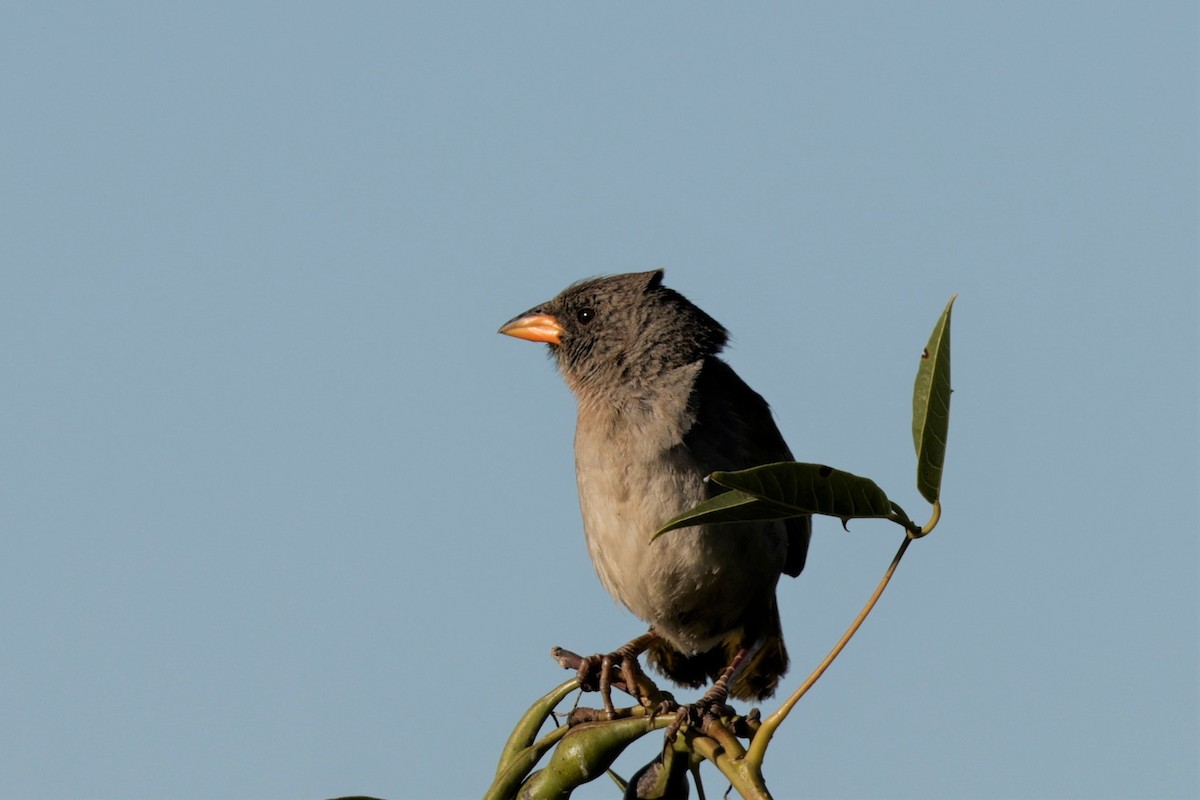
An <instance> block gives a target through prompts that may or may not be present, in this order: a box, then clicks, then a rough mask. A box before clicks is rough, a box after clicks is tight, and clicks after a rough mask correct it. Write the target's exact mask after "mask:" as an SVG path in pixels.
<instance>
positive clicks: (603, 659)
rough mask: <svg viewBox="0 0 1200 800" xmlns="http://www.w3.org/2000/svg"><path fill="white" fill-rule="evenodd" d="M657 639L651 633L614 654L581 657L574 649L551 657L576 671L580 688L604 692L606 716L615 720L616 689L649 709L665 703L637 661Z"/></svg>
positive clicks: (554, 652) (559, 650) (556, 651)
mask: <svg viewBox="0 0 1200 800" xmlns="http://www.w3.org/2000/svg"><path fill="white" fill-rule="evenodd" d="M653 640H654V634H653V633H647V634H644V635H642V636H639V637H638V638H636V639H634V640H633V641H632V642H630V643H629V644H627V645H625V646H624V647H621V648H620V649H618V650H615V651H613V652H611V653H605V654H598V655H592V656H579V655H576V654H575V653H572V652H571V651H570V650H564V649H563V648H561V647H555V648H552V649H551V651H550V655H551V656H552V657H553V658H554V660H555V661H557V662H558V663H559V665H560V666H562V667H563V668H564V669H574V670H575V671H576V674H577V675H578V678H579V688H580V689H582V690H583V691H585V692H599V693H600V699H601V702H603V703H604V713H605V715H607V716H608V717H609V718H610V719H611V718H613V717H615V716H616V713H617V712H616V708H615V707H614V706H613V702H612V688H613V687H614V686H615V687H616V688H618V689H620V690H621V691H623V692H625V693H626V694H628V695H630V696H631V697H633V698H634V699H636V700H637V701H638V703H639V704H641V705H643V706H645V707H647V708H650V707H652V706H654V705H656V704H657V703H658V702H661V700H660V697H659V696H660V695H661V693H660V692H658V691H657V689H656V687H654V684H653V683H651V682H650V680H649V679H648V678H647V677H646V674H645V673H644V672H642V668H641V666H640V665H639V664H638V660H637V657H638V655H639V654H640V653H641V652H642V651H643V650H645V649H646V647H647V646H648V645H649V644H650V642H652V641H653Z"/></svg>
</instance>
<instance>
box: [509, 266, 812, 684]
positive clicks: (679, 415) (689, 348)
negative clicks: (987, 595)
mask: <svg viewBox="0 0 1200 800" xmlns="http://www.w3.org/2000/svg"><path fill="white" fill-rule="evenodd" d="M663 277H664V271H663V270H661V269H658V270H652V271H648V272H635V273H626V274H620V275H609V276H603V277H598V278H591V279H588V280H584V281H580V282H577V283H574V284H572V285H570V286H568V287H567V288H566V289H564V290H563V291H562V292H561V293H559V294H558V295H557V296H556V297H554V298H553V299H552V300H549V301H547V302H544V303H541V304H540V305H537V306H535V307H533V308H531V309H529V310H528V311H525V312H523V313H522V314H519V315H517V316H516V317H514V318H513V319H511V320H510V321H509V322H507V323H505V324H504V325H503V326H502V327H501V328H500V330H499V332H500V333H503V334H507V335H508V336H513V337H516V338H518V339H525V340H529V341H533V342H542V343H545V344H546V345H547V346H548V348H549V352H550V355H551V356H552V358H553V360H554V361H555V362H556V365H557V367H558V370H559V372H560V373H561V374H562V377H563V379H564V381H565V382H566V384H567V386H568V387H569V388H570V390H571V392H572V393H573V394H574V396H575V399H576V404H577V419H576V427H575V440H574V450H575V475H576V482H577V484H578V490H579V505H580V511H581V515H582V520H583V531H584V537H585V539H586V541H587V548H588V553H589V555H590V557H591V560H592V563H593V565H594V566H595V569H596V573H597V575H598V576H599V578H600V582H601V583H602V584H603V586H604V588H605V589H607V590H608V592H609V593H610V594H611V595H612V596H613V597H614V598H615V599H616V600H617V601H619V602H620V603H621V604H623V605H624V606H625V607H626V608H627V609H628V610H629V611H631V612H632V613H633V614H634V615H635V616H637V617H638V618H640V619H641V620H643V621H644V622H646V623H647V624H648V625H649V626H650V627H649V631H648V634H645V635H643V636H642V637H639V638H638V639H635V640H634V642H631V643H630V645H629V646H627V647H631V650H627V651H626V654H632V655H635V656H636V655H637V654H638V652H639V651H641V650H644V651H645V652H646V654H647V657H648V660H649V662H650V664H651V665H652V666H654V667H655V668H656V669H657V670H658V671H659V672H660V673H662V674H663V675H665V676H666V677H667V678H668V679H670V680H671V681H673V682H674V683H676V684H678V685H680V686H685V687H692V688H698V687H703V686H706V685H709V683H710V682H713V684H712V685H713V687H714V688H713V690H710V693H711V692H713V691H715V690H718V689H719V691H718V692H717V693H718V694H719V695H720V697H719V700H718V702H724V700H725V699H726V698H727V697H729V696H731V697H733V698H737V699H741V700H763V699H766V698H768V697H770V696H771V695H772V694H773V693H774V691H775V689H776V687H777V685H778V683H779V680H780V678H781V677H782V675H783V674H784V673H785V672H786V670H787V666H788V655H787V648H786V647H785V646H784V641H783V630H782V626H781V622H780V617H779V606H778V602H777V598H776V589H777V584H778V582H779V578H780V576H781V575H789V576H792V577H795V576H798V575H799V574H800V572H801V570H802V569H803V568H804V563H805V560H806V558H807V553H808V546H809V540H810V538H811V519H810V518H809V517H792V518H788V519H783V520H769V521H756V522H737V523H721V524H707V525H701V526H697V527H693V528H687V529H682V530H677V531H672V532H670V533H667V534H665V535H662V536H659V537H658V538H655V539H652V537H653V534H654V533H655V531H656V530H658V529H659V527H661V526H662V524H663V523H664V522H666V521H667V520H668V519H670V518H671V517H673V516H675V515H677V514H679V513H680V512H683V511H685V510H687V509H689V508H691V507H692V506H694V505H695V504H697V503H699V502H701V501H703V500H705V499H707V498H710V497H712V496H714V495H716V494H718V493H720V492H721V491H724V490H723V489H722V488H721V487H719V486H717V485H715V484H714V483H713V482H711V481H708V480H706V477H707V476H708V475H709V474H710V473H712V472H714V471H717V470H723V471H727V470H738V469H746V468H749V467H754V466H758V465H761V464H767V463H774V462H781V461H792V460H793V459H792V453H791V451H790V450H789V449H788V446H787V444H786V443H785V441H784V439H783V436H782V435H781V434H780V432H779V429H778V427H777V426H776V424H775V421H774V419H773V417H772V414H771V410H770V407H769V406H768V405H767V402H766V401H765V400H764V399H763V398H762V396H761V395H759V394H758V393H757V392H755V391H754V390H753V389H751V388H750V387H749V386H748V385H747V384H746V383H745V381H743V380H742V379H741V378H740V377H739V376H738V375H737V373H736V372H734V371H733V369H732V368H731V367H730V366H729V365H728V364H727V363H726V362H725V361H724V360H722V359H721V358H720V357H719V356H718V354H719V353H720V352H721V351H722V349H723V348H724V347H725V345H726V343H727V341H728V338H729V335H728V332H727V331H726V329H725V328H724V327H723V326H722V325H721V324H720V323H718V322H717V321H716V320H715V319H713V318H712V317H711V316H709V315H708V314H707V313H705V312H704V311H702V310H701V309H700V308H698V307H697V306H696V305H695V304H693V303H692V302H690V301H689V300H688V299H687V298H685V297H684V296H683V295H682V294H680V293H679V292H677V291H675V290H673V289H670V288H668V287H667V286H665V285H663ZM722 681H723V682H724V684H725V685H724V686H721V685H720V684H721V682H722ZM715 696H716V695H714V697H715ZM706 697H708V695H706ZM606 703H607V700H606Z"/></svg>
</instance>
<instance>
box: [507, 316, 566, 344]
mask: <svg viewBox="0 0 1200 800" xmlns="http://www.w3.org/2000/svg"><path fill="white" fill-rule="evenodd" d="M500 333H503V334H505V335H507V336H515V337H516V338H518V339H526V340H528V341H531V342H545V343H546V344H554V345H558V344H562V335H563V326H562V325H561V324H560V323H559V321H558V319H557V318H556V317H554V316H551V315H550V314H525V315H523V316H520V317H517V318H516V319H514V320H512V321H511V322H506V323H504V327H502V328H501V329H500Z"/></svg>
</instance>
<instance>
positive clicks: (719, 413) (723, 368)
mask: <svg viewBox="0 0 1200 800" xmlns="http://www.w3.org/2000/svg"><path fill="white" fill-rule="evenodd" d="M690 410H691V411H692V413H693V414H695V415H696V423H695V425H693V426H692V429H691V430H690V431H688V432H687V434H685V435H684V437H683V443H684V445H685V446H686V447H687V448H688V449H689V450H691V451H692V454H693V455H694V456H695V457H696V459H697V460H698V461H699V462H700V464H701V466H702V467H703V469H704V471H705V472H706V473H707V472H716V471H718V470H722V471H727V470H738V469H748V468H750V467H757V466H759V465H761V464H771V463H774V462H776V461H792V460H793V458H792V451H791V450H789V449H788V446H787V443H786V442H784V441H783V435H782V434H780V433H779V428H777V427H775V420H774V418H772V416H771V408H770V406H768V405H767V401H766V400H763V398H762V395H760V394H759V393H758V392H756V391H754V390H753V389H751V388H750V387H749V386H747V385H746V382H745V381H743V380H742V379H741V378H739V377H738V375H737V373H736V372H734V371H733V369H732V368H730V366H729V365H728V364H726V363H725V362H724V361H722V360H721V359H719V358H716V357H715V356H712V357H709V358H706V359H705V360H704V366H703V367H702V368H701V369H700V374H699V375H698V376H697V378H696V385H695V386H694V387H693V389H692V397H691V403H690ZM712 490H713V493H714V494H716V493H718V492H720V491H723V490H722V489H721V488H720V487H719V486H713V487H712ZM784 525H785V527H786V530H787V557H786V559H785V561H784V565H783V571H784V572H785V573H787V574H788V575H791V576H793V577H795V576H796V575H799V574H800V571H801V570H802V569H804V560H805V558H806V557H807V556H808V541H809V539H810V538H811V536H812V519H811V518H810V517H792V518H791V519H787V520H784Z"/></svg>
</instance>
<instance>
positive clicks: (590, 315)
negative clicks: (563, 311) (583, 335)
mask: <svg viewBox="0 0 1200 800" xmlns="http://www.w3.org/2000/svg"><path fill="white" fill-rule="evenodd" d="M575 317H576V318H577V319H578V320H579V321H580V322H582V323H583V324H584V325H587V324H588V323H589V322H591V321H592V320H593V319H595V317H596V312H595V311H593V310H592V309H590V308H581V309H579V313H577V314H576V315H575Z"/></svg>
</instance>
